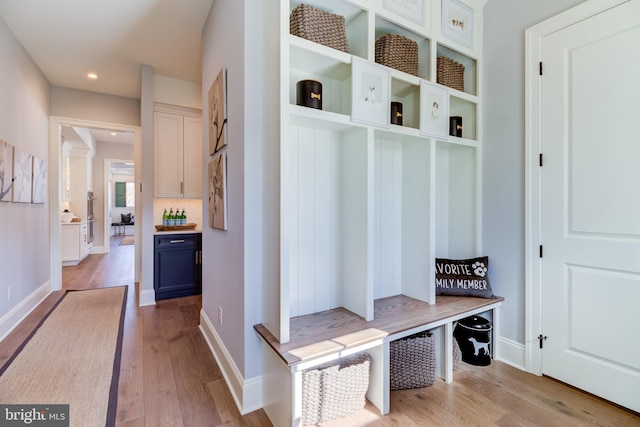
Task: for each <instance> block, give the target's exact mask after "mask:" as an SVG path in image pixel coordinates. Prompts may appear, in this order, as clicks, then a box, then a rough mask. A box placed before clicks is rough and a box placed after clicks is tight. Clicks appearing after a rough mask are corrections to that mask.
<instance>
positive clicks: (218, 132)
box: [208, 67, 227, 156]
mask: <svg viewBox="0 0 640 427" xmlns="http://www.w3.org/2000/svg"><path fill="white" fill-rule="evenodd" d="M208 98H209V155H210V156H212V155H214V154H215V153H217V152H218V151H220V149H221V148H222V147H224V146H225V145H227V69H226V68H224V67H222V68H221V69H220V72H219V73H218V76H217V77H216V79H215V80H214V81H213V83H212V84H211V87H210V88H209V96H208Z"/></svg>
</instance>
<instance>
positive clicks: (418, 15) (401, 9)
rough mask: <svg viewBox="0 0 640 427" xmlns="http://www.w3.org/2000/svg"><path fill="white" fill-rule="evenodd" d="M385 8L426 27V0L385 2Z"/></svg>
mask: <svg viewBox="0 0 640 427" xmlns="http://www.w3.org/2000/svg"><path fill="white" fill-rule="evenodd" d="M383 6H384V8H385V9H387V10H390V11H392V12H394V13H396V14H398V15H400V16H402V17H404V18H407V19H409V20H410V21H413V22H415V23H416V24H419V25H424V0H384V3H383Z"/></svg>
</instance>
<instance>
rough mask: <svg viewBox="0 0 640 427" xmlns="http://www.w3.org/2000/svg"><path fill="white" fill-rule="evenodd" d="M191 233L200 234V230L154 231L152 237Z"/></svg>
mask: <svg viewBox="0 0 640 427" xmlns="http://www.w3.org/2000/svg"><path fill="white" fill-rule="evenodd" d="M192 233H202V230H201V229H199V228H196V229H194V230H171V231H154V232H153V235H154V236H161V235H164V234H192Z"/></svg>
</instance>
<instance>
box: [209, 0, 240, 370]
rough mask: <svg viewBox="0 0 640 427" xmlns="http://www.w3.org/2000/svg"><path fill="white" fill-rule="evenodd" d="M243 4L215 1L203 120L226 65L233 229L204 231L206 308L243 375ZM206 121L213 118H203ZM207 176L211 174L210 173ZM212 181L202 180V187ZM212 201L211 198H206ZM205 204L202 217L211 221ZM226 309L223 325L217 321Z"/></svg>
mask: <svg viewBox="0 0 640 427" xmlns="http://www.w3.org/2000/svg"><path fill="white" fill-rule="evenodd" d="M244 11H245V5H244V1H237V0H214V1H213V4H212V6H211V10H210V12H209V17H208V18H207V22H206V24H205V27H204V30H203V33H202V46H203V47H202V67H203V68H202V99H203V109H202V116H203V118H205V117H208V114H209V110H208V105H207V101H206V100H207V99H208V98H207V94H208V91H209V87H210V86H211V84H212V83H213V81H214V80H215V78H216V76H217V74H218V72H219V70H220V69H221V67H226V68H227V117H228V134H227V135H228V146H227V148H226V153H227V196H228V200H227V212H228V231H220V230H214V229H212V228H209V227H208V225H207V226H204V227H203V230H202V258H203V260H202V309H203V310H204V312H205V313H206V314H207V316H208V317H209V319H211V320H212V321H213V320H215V324H214V327H215V329H216V331H217V333H218V335H219V336H220V338H221V339H222V341H223V342H224V345H225V347H226V349H227V350H228V352H229V354H230V355H231V358H232V359H233V361H234V362H235V364H236V366H237V368H238V369H239V370H240V372H241V373H244V372H245V357H244V354H245V353H244V352H245V334H244V299H245V289H244V280H245V277H244V250H245V247H244V238H245V224H244V191H245V190H244V173H245V168H246V165H245V162H244V155H245V146H244V141H245V116H244V79H245V64H244V58H243V43H244V39H245V37H244V30H245V28H244ZM203 122H204V123H207V122H208V120H203ZM208 141H209V129H208V126H204V144H203V161H204V166H205V167H204V168H203V171H207V170H208V169H207V165H208V162H209V159H210V157H209V153H208V148H209V143H208ZM204 175H207V174H206V173H205V174H204ZM206 188H208V177H207V176H204V177H203V189H206ZM207 199H208V196H207ZM208 208H209V206H208V204H207V203H203V215H202V217H203V218H209V214H208ZM218 307H221V309H222V312H223V324H222V325H220V324H218V322H217V318H218V315H217V310H218Z"/></svg>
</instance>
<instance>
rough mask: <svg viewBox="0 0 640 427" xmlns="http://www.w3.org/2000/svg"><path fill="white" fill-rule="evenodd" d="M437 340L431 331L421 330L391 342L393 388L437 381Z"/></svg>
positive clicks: (417, 385) (391, 383)
mask: <svg viewBox="0 0 640 427" xmlns="http://www.w3.org/2000/svg"><path fill="white" fill-rule="evenodd" d="M434 347H435V340H434V338H433V335H432V334H431V333H430V332H420V333H418V334H415V335H411V336H408V337H405V338H401V339H399V340H395V341H392V342H391V346H390V351H389V353H390V356H391V357H390V368H389V369H390V375H389V377H390V378H389V382H390V386H391V390H403V389H407V388H420V387H428V386H430V385H432V384H433V383H434V382H435V381H436V353H435V349H434Z"/></svg>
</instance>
